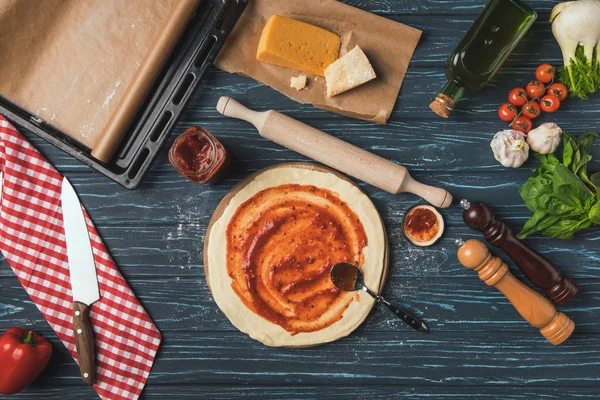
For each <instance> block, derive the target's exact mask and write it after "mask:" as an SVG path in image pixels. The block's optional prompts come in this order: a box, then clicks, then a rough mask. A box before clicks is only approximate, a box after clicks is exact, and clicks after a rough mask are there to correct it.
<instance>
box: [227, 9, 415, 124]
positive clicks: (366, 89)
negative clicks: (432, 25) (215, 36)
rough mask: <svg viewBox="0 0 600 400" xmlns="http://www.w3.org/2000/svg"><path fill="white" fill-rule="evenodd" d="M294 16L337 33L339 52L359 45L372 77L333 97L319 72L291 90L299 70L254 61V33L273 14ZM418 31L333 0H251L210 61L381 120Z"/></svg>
mask: <svg viewBox="0 0 600 400" xmlns="http://www.w3.org/2000/svg"><path fill="white" fill-rule="evenodd" d="M273 14H279V15H282V16H285V17H290V18H294V19H297V20H300V21H303V22H307V23H309V24H312V25H316V26H318V27H321V28H324V29H327V30H328V31H331V32H334V33H337V34H338V35H340V37H341V38H342V45H341V49H340V57H341V56H343V55H344V54H346V53H347V52H348V51H350V50H352V49H353V48H354V46H356V45H359V46H360V47H361V48H362V49H363V51H364V52H365V54H366V55H367V57H368V58H369V61H370V62H371V64H372V65H373V69H374V70H375V73H376V74H377V78H376V79H375V80H373V81H371V82H368V83H366V84H365V85H363V86H360V87H358V88H356V89H352V90H350V91H348V92H346V93H342V94H340V95H337V96H334V97H331V98H329V97H327V95H326V94H325V78H321V77H319V78H317V79H315V76H314V75H311V74H305V73H302V74H304V75H307V76H308V77H309V82H308V89H306V90H301V91H296V89H293V88H291V87H290V78H291V77H292V76H297V75H299V74H301V72H299V71H294V70H291V69H287V68H282V67H278V66H275V65H270V64H266V63H261V62H259V61H256V50H257V48H258V42H259V41H260V35H261V33H262V30H263V28H264V26H265V24H266V22H267V20H268V19H269V18H270V17H271V16H272V15H273ZM420 37H421V31H420V30H418V29H415V28H411V27H410V26H407V25H404V24H401V23H398V22H395V21H392V20H390V19H387V18H383V17H379V16H377V15H375V14H371V13H368V12H366V11H363V10H359V9H358V8H354V7H351V6H348V5H346V4H343V3H340V2H338V1H335V0H251V1H250V2H249V4H248V6H247V7H246V10H245V11H244V13H243V14H242V16H241V18H240V19H239V21H238V23H237V25H236V26H235V28H234V30H233V31H232V32H231V34H229V36H228V37H227V40H226V41H225V45H224V46H223V49H222V50H221V52H220V53H219V56H218V58H217V60H216V61H215V65H216V66H217V67H219V68H221V69H223V70H225V71H228V72H235V73H238V74H240V75H244V76H249V77H251V78H254V79H256V80H257V81H258V82H260V83H263V84H265V85H268V86H270V87H272V88H273V89H275V90H277V91H279V92H281V93H283V94H285V95H286V96H288V97H290V98H291V99H293V100H296V101H298V102H300V103H305V104H306V103H310V104H313V105H315V106H317V107H319V108H322V109H325V110H329V111H333V112H336V113H339V114H343V115H346V116H349V117H353V118H360V119H364V120H368V121H373V122H378V123H380V124H385V123H386V121H387V120H388V118H389V117H390V114H391V113H392V109H393V108H394V104H395V103H396V99H397V97H398V93H399V92H400V87H401V86H402V81H403V80H404V75H405V74H406V70H407V69H408V64H409V63H410V59H411V58H412V55H413V52H414V50H415V48H416V47H417V43H418V42H419V38H420Z"/></svg>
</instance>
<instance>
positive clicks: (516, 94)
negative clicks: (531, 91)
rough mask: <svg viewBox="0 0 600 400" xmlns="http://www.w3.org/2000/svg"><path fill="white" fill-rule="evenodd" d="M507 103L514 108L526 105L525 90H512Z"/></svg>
mask: <svg viewBox="0 0 600 400" xmlns="http://www.w3.org/2000/svg"><path fill="white" fill-rule="evenodd" d="M508 102H509V103H510V104H512V105H513V106H516V107H521V106H524V105H525V104H527V95H526V94H525V89H522V88H514V89H513V90H511V91H510V93H509V94H508Z"/></svg>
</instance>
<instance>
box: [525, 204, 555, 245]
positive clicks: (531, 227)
mask: <svg viewBox="0 0 600 400" xmlns="http://www.w3.org/2000/svg"><path fill="white" fill-rule="evenodd" d="M558 219H559V217H554V216H551V215H548V214H546V212H545V211H543V210H538V211H536V212H534V213H533V215H532V216H531V218H529V219H528V220H527V222H525V225H524V226H523V229H521V232H519V233H518V234H517V238H519V239H524V238H526V237H527V236H529V235H531V234H532V233H534V232H537V231H541V230H543V229H544V228H546V227H548V226H550V225H552V224H553V223H554V222H556V221H557V220H558Z"/></svg>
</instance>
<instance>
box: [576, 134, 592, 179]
mask: <svg viewBox="0 0 600 400" xmlns="http://www.w3.org/2000/svg"><path fill="white" fill-rule="evenodd" d="M596 136H598V134H597V133H596V132H586V133H584V134H582V135H581V136H579V138H577V157H576V164H575V165H574V166H573V167H572V168H571V170H572V171H573V172H574V173H576V174H579V172H580V171H581V170H582V169H586V165H587V163H588V162H590V160H591V159H592V156H591V155H590V153H591V151H592V144H593V142H594V138H595V137H596ZM584 174H585V175H586V176H587V174H586V173H585V172H584Z"/></svg>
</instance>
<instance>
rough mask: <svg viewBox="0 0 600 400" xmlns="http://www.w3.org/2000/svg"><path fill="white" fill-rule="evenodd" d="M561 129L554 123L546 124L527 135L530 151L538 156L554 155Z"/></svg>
mask: <svg viewBox="0 0 600 400" xmlns="http://www.w3.org/2000/svg"><path fill="white" fill-rule="evenodd" d="M561 134H562V129H560V128H559V127H558V125H556V124H555V123H554V122H546V123H544V124H542V125H540V126H538V127H537V128H535V129H533V130H531V131H530V132H529V133H528V134H527V143H528V144H529V147H531V150H533V151H535V152H537V153H540V154H550V153H554V152H555V151H556V149H557V148H558V145H559V144H560V135H561Z"/></svg>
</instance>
